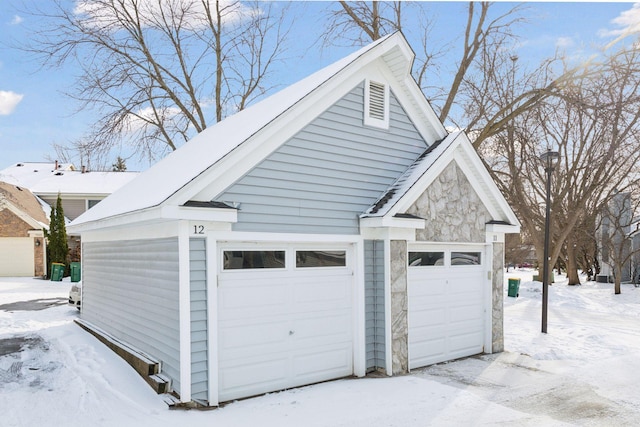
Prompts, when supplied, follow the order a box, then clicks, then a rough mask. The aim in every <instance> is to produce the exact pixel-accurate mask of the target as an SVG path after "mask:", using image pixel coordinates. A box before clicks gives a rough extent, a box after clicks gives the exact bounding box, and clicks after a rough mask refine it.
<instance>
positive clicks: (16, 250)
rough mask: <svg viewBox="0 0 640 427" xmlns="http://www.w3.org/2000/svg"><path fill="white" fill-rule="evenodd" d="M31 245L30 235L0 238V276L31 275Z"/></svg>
mask: <svg viewBox="0 0 640 427" xmlns="http://www.w3.org/2000/svg"><path fill="white" fill-rule="evenodd" d="M33 245H34V240H33V239H32V238H31V237H2V238H0V276H1V277H30V276H33V273H34V268H35V266H34V262H33V256H34V249H33Z"/></svg>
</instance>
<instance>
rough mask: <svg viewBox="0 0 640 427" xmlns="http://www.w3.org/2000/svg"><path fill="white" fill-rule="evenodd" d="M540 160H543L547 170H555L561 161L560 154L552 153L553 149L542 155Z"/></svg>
mask: <svg viewBox="0 0 640 427" xmlns="http://www.w3.org/2000/svg"><path fill="white" fill-rule="evenodd" d="M540 160H542V163H543V164H544V166H545V169H549V170H553V169H555V167H556V165H557V164H558V161H559V160H560V153H558V152H557V151H551V149H550V148H548V149H547V151H545V152H544V153H542V154H540Z"/></svg>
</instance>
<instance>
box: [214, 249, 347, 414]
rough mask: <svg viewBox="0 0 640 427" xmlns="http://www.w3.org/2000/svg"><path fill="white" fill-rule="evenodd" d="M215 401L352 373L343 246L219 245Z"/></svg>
mask: <svg viewBox="0 0 640 427" xmlns="http://www.w3.org/2000/svg"><path fill="white" fill-rule="evenodd" d="M218 256H219V257H220V258H219V259H222V260H223V262H222V264H223V265H221V266H220V273H219V282H218V322H219V329H218V358H219V360H218V363H219V400H220V401H221V402H224V401H227V400H231V399H236V398H240V397H247V396H252V395H256V394H261V393H265V392H269V391H275V390H282V389H286V388H290V387H296V386H300V385H305V384H312V383H315V382H319V381H324V380H329V379H334V378H340V377H344V376H348V375H351V374H352V373H353V332H352V330H353V326H352V323H353V320H352V304H353V295H352V294H353V268H352V267H351V258H352V257H351V254H350V252H349V248H347V247H344V248H335V247H332V248H317V247H307V248H302V247H300V246H290V245H280V246H278V245H273V246H270V247H257V248H256V247H251V248H247V247H246V246H245V247H243V246H237V245H236V246H222V250H221V251H220V253H219V255H218Z"/></svg>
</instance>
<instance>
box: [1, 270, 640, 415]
mask: <svg viewBox="0 0 640 427" xmlns="http://www.w3.org/2000/svg"><path fill="white" fill-rule="evenodd" d="M532 274H533V273H532V272H529V271H520V272H518V273H517V275H518V276H520V277H522V280H523V282H522V285H521V287H520V297H519V298H509V297H507V296H506V292H505V300H504V304H505V347H506V351H505V352H504V353H501V354H494V355H480V356H475V357H471V358H467V359H463V360H459V361H455V362H450V363H444V364H439V365H435V366H431V367H427V368H424V369H420V370H414V371H413V372H412V374H410V375H405V376H398V377H393V378H364V379H345V380H339V381H331V382H328V383H323V384H318V385H315V386H309V387H303V388H298V389H293V390H288V391H285V392H281V393H272V394H269V395H265V396H261V397H257V398H253V399H247V400H243V401H240V402H234V403H232V404H228V405H226V406H224V407H222V408H220V409H218V410H214V411H169V410H168V409H167V407H166V405H165V404H164V403H163V402H162V400H161V399H160V398H159V397H158V396H157V395H155V394H154V393H153V391H152V390H151V388H150V387H149V386H147V384H146V383H145V382H144V381H143V380H142V379H141V378H139V377H138V376H137V374H135V373H134V372H133V370H131V368H129V366H128V365H127V364H126V363H125V362H123V361H122V360H121V359H119V358H118V357H117V356H116V355H115V354H113V353H111V352H110V351H109V350H108V349H107V348H106V347H105V346H103V345H102V344H100V343H99V342H98V341H97V340H96V339H94V338H93V337H92V336H90V335H89V334H87V333H85V332H84V331H83V330H82V329H81V328H79V327H78V326H76V325H75V324H73V319H75V318H77V316H78V314H77V313H78V312H77V310H76V309H75V308H73V307H70V306H66V305H59V304H60V303H61V302H62V301H63V300H66V298H67V295H68V292H69V288H70V286H71V284H70V283H69V282H62V283H53V282H47V281H42V280H35V279H2V278H0V395H1V396H2V399H0V414H2V415H1V416H0V426H2V427H4V426H20V427H30V426H34V427H35V426H41V425H50V426H86V425H92V426H119V427H122V426H140V427H145V426H169V425H171V426H175V425H185V426H187V425H188V426H196V427H198V426H208V425H218V426H224V427H227V426H274V427H275V426H278V427H283V426H284V427H286V426H292V427H293V426H296V427H297V426H305V427H314V426H318V427H319V426H345V427H346V426H355V427H359V426H362V427H365V426H367V427H368V426H374V427H375V426H398V427H400V426H402V427H405V426H409V427H411V426H452V425H454V426H457V425H464V426H468V425H469V426H470V425H496V424H502V425H509V426H511V425H513V426H540V425H545V426H547V425H550V426H556V425H558V426H561V425H577V426H610V425H616V426H624V425H628V426H632V425H640V388H638V384H640V369H638V366H639V365H640V288H634V287H633V286H623V289H622V295H613V291H612V285H605V284H595V283H588V284H584V285H582V286H578V287H569V286H566V285H564V284H563V283H557V284H555V285H553V286H552V287H551V288H550V295H549V325H548V326H549V327H548V332H549V333H548V334H547V335H543V334H541V333H540V311H541V308H540V307H541V302H540V284H539V283H536V282H532V281H531V277H532ZM506 277H515V276H514V273H508V274H507V276H506ZM35 300H39V302H38V303H35V305H34V304H24V303H23V302H24V301H35ZM16 303H18V304H16ZM38 308H42V309H38ZM1 343H4V345H3V344H1ZM2 349H4V350H2ZM16 349H18V350H16Z"/></svg>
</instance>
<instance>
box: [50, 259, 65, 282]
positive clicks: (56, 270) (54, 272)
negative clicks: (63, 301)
mask: <svg viewBox="0 0 640 427" xmlns="http://www.w3.org/2000/svg"><path fill="white" fill-rule="evenodd" d="M63 276H64V264H60V263H59V262H54V263H51V281H52V282H60V281H62V277H63Z"/></svg>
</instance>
